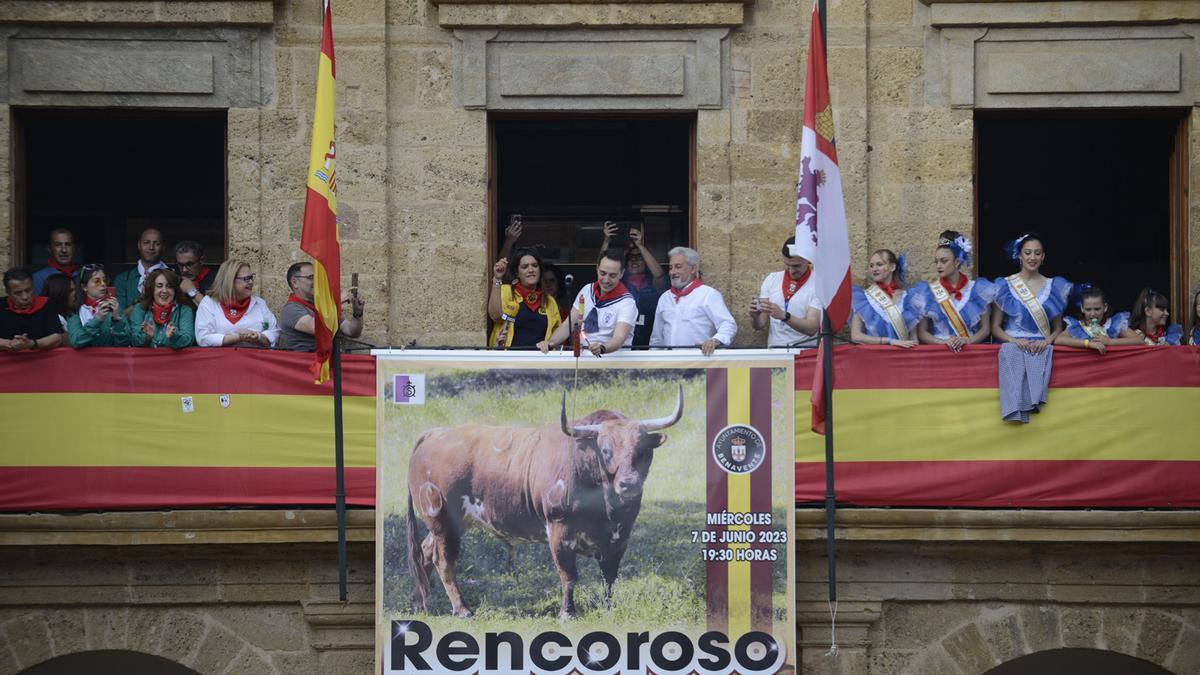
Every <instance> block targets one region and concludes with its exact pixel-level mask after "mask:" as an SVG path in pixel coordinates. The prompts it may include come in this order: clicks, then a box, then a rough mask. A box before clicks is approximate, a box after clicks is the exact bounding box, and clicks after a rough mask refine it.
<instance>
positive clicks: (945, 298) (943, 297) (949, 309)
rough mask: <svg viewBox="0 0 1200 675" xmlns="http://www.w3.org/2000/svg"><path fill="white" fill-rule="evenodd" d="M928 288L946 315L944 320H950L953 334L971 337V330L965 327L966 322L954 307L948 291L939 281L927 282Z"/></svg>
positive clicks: (966, 337)
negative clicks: (936, 282)
mask: <svg viewBox="0 0 1200 675" xmlns="http://www.w3.org/2000/svg"><path fill="white" fill-rule="evenodd" d="M929 290H930V291H932V292H933V299H934V300H937V303H938V306H939V307H941V308H942V314H945V315H946V320H947V321H949V322H950V327H951V328H953V329H954V333H955V335H958V337H960V338H962V339H964V340H969V339H971V331H970V329H968V328H967V322H966V321H963V318H962V315H961V314H959V313H958V310H957V309H955V308H954V301H953V300H952V299H951V298H950V292H949V291H947V290H946V289H945V288H943V287H942V285H941V284H940V283H939V284H929Z"/></svg>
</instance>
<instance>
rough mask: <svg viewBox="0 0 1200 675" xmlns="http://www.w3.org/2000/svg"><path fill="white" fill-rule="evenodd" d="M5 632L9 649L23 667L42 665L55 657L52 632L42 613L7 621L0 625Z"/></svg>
mask: <svg viewBox="0 0 1200 675" xmlns="http://www.w3.org/2000/svg"><path fill="white" fill-rule="evenodd" d="M0 630H3V631H4V636H5V637H6V638H7V641H8V645H9V648H10V649H11V650H12V651H13V655H14V656H15V657H16V660H17V661H19V662H20V663H21V665H23V666H25V667H28V666H33V665H37V664H39V663H41V662H42V661H45V660H47V659H49V658H50V657H52V656H54V651H53V649H52V648H51V642H50V630H49V628H48V627H47V626H46V616H45V614H43V613H42V612H30V613H29V614H27V615H25V616H22V617H19V618H16V619H12V620H10V621H6V622H5V623H4V624H2V625H0Z"/></svg>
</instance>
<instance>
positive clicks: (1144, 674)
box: [984, 649, 1172, 675]
mask: <svg viewBox="0 0 1200 675" xmlns="http://www.w3.org/2000/svg"><path fill="white" fill-rule="evenodd" d="M1061 673H1087V674H1088V675H1172V673H1171V671H1169V670H1167V669H1165V668H1163V667H1162V666H1158V665H1155V664H1153V663H1150V662H1149V661H1143V660H1142V659H1138V658H1134V657H1132V656H1128V655H1126V654H1118V653H1117V652H1108V651H1103V650H1100V649H1050V650H1047V651H1044V652H1038V653H1036V654H1029V655H1027V656H1022V657H1021V658H1019V659H1013V660H1012V661H1009V662H1007V663H1002V664H1000V665H998V666H996V667H995V668H992V669H991V670H989V671H987V672H986V673H984V675H1061Z"/></svg>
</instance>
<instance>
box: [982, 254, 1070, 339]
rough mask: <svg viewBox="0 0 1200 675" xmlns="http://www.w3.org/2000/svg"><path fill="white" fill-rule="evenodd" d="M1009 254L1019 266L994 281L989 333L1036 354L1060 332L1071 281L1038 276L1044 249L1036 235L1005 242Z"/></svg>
mask: <svg viewBox="0 0 1200 675" xmlns="http://www.w3.org/2000/svg"><path fill="white" fill-rule="evenodd" d="M1007 249H1008V254H1009V257H1011V258H1012V260H1013V262H1015V263H1017V264H1018V265H1020V270H1019V271H1018V272H1017V273H1016V274H1010V275H1009V276H1007V277H1003V278H1000V279H997V280H996V311H995V312H993V313H992V335H993V336H995V338H996V340H997V341H999V342H1012V343H1013V344H1015V345H1017V347H1018V348H1019V349H1020V350H1021V351H1023V352H1028V353H1030V354H1040V353H1042V352H1043V351H1045V350H1046V346H1047V345H1050V344H1052V343H1053V342H1054V340H1055V339H1056V338H1057V337H1058V336H1059V334H1060V333H1062V332H1063V311H1064V310H1065V309H1066V308H1067V299H1068V297H1069V296H1070V295H1071V288H1072V284H1071V282H1069V281H1067V280H1066V279H1064V278H1062V277H1053V278H1048V277H1045V276H1043V275H1042V273H1041V267H1042V263H1043V262H1045V260H1046V249H1045V247H1044V246H1043V245H1042V239H1041V237H1040V236H1038V235H1036V234H1033V233H1028V234H1023V235H1021V236H1020V237H1017V238H1016V239H1014V240H1013V241H1011V242H1009V243H1008V246H1007Z"/></svg>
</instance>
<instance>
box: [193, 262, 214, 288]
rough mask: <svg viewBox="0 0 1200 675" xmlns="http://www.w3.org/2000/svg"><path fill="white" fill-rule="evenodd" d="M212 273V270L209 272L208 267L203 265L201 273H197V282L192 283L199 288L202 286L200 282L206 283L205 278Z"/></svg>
mask: <svg viewBox="0 0 1200 675" xmlns="http://www.w3.org/2000/svg"><path fill="white" fill-rule="evenodd" d="M210 271H211V270H209V269H208V268H207V267H205V266H204V265H201V266H200V271H199V272H197V273H196V280H195V281H194V282H192V283H194V284H196V285H197V286H199V285H200V282H201V281H204V277H206V276H208V273H209V272H210Z"/></svg>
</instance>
